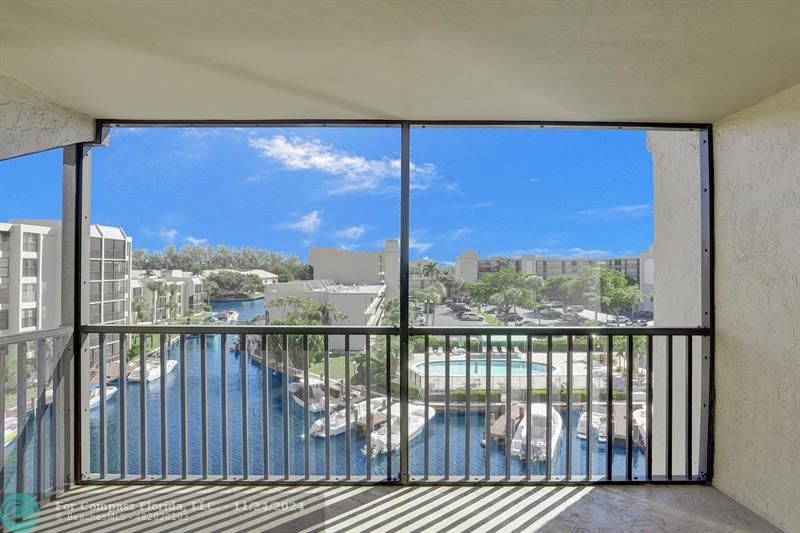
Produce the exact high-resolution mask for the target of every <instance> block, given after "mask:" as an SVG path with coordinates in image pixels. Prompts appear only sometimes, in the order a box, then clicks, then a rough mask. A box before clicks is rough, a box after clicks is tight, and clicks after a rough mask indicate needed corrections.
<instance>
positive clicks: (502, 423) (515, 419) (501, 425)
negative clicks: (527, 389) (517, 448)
mask: <svg viewBox="0 0 800 533" xmlns="http://www.w3.org/2000/svg"><path fill="white" fill-rule="evenodd" d="M503 411H505V409H503ZM524 417H525V406H524V405H521V404H514V405H512V406H511V418H512V422H511V431H512V437H513V431H514V429H515V428H516V427H517V424H519V421H520V420H522V419H523V418H524ZM506 428H507V424H506V413H505V412H503V413H502V414H501V415H500V416H498V417H497V418H495V420H494V422H492V426H491V428H490V429H489V433H490V435H491V437H492V438H493V439H494V440H496V441H497V442H501V443H504V442H505V440H506Z"/></svg>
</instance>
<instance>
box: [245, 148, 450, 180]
mask: <svg viewBox="0 0 800 533" xmlns="http://www.w3.org/2000/svg"><path fill="white" fill-rule="evenodd" d="M250 146H251V147H252V148H255V149H257V150H259V151H260V152H261V155H262V156H263V157H266V158H269V159H273V160H275V161H277V162H278V163H280V164H281V165H283V167H285V168H287V169H289V170H316V171H319V172H323V173H325V174H328V175H331V176H336V177H338V178H339V180H337V181H333V182H330V183H329V185H330V190H329V192H330V193H331V194H342V193H348V192H357V191H374V190H377V189H379V188H381V186H382V185H383V184H384V182H386V181H387V180H397V179H399V177H400V160H399V159H389V158H387V157H384V158H383V159H367V158H365V157H362V156H359V155H353V154H350V153H348V152H345V151H342V150H337V149H336V148H334V147H333V146H332V145H329V144H324V143H323V142H322V141H321V140H320V139H317V138H309V139H302V138H300V137H285V136H283V135H274V136H272V137H259V138H255V139H250ZM435 178H436V167H435V166H434V165H433V164H430V163H424V164H421V165H417V164H415V163H413V162H412V163H411V188H412V189H427V188H428V187H429V186H430V183H431V182H432V181H433V180H434V179H435Z"/></svg>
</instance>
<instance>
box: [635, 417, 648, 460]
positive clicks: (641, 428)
mask: <svg viewBox="0 0 800 533" xmlns="http://www.w3.org/2000/svg"><path fill="white" fill-rule="evenodd" d="M633 430H634V431H633V434H634V438H635V439H636V444H637V445H638V446H639V448H642V449H643V450H645V449H647V409H644V408H643V409H637V410H635V411H634V412H633Z"/></svg>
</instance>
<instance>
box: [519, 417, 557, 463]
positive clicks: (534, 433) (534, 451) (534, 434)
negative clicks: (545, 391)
mask: <svg viewBox="0 0 800 533" xmlns="http://www.w3.org/2000/svg"><path fill="white" fill-rule="evenodd" d="M550 415H551V417H552V433H551V438H550V460H551V461H552V460H553V458H554V457H555V455H556V448H557V447H558V441H559V439H560V438H561V427H562V424H563V422H562V420H561V415H560V414H558V411H556V410H555V409H553V408H552V407H551V408H550ZM528 420H530V421H531V426H532V427H531V439H530V442H531V445H530V446H531V447H530V450H525V443H526V440H527V430H528V428H527V421H528ZM511 455H513V456H516V457H519V458H520V459H527V460H531V461H545V460H546V459H547V406H546V405H544V404H541V403H534V404H531V405H530V416H525V417H523V418H522V420H520V422H519V424H518V425H517V429H516V431H515V432H514V437H513V438H512V439H511Z"/></svg>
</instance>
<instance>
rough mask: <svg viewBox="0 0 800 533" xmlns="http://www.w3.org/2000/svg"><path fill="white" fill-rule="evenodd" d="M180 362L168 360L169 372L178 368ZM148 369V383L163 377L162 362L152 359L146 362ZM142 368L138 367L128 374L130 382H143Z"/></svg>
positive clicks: (146, 377)
mask: <svg viewBox="0 0 800 533" xmlns="http://www.w3.org/2000/svg"><path fill="white" fill-rule="evenodd" d="M177 364H178V362H177V361H175V360H174V359H167V372H166V373H170V372H172V370H173V369H174V368H175V366H177ZM145 366H146V367H147V369H146V371H145V372H146V376H145V379H146V380H147V381H155V380H157V379H159V378H160V377H161V361H159V360H158V359H151V360H149V361H146V362H145ZM141 371H142V369H141V367H140V366H139V365H136V368H134V369H133V370H132V371H131V373H130V374H128V381H141V380H142V378H141Z"/></svg>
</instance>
